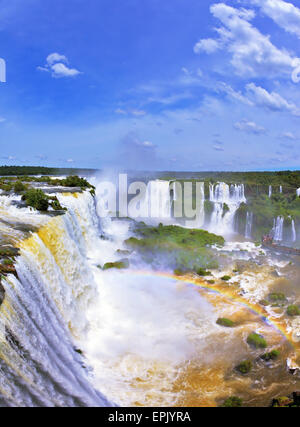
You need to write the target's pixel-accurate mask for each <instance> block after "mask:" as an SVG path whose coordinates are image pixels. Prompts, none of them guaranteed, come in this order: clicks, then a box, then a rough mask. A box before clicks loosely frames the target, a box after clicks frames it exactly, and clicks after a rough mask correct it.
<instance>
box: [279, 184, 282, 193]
mask: <svg viewBox="0 0 300 427" xmlns="http://www.w3.org/2000/svg"><path fill="white" fill-rule="evenodd" d="M279 193H282V185H281V186H280V187H279Z"/></svg>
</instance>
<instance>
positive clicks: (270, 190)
mask: <svg viewBox="0 0 300 427" xmlns="http://www.w3.org/2000/svg"><path fill="white" fill-rule="evenodd" d="M271 196H272V185H269V198H271Z"/></svg>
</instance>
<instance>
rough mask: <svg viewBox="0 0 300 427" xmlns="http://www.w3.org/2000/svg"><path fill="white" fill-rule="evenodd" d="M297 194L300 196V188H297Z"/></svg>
mask: <svg viewBox="0 0 300 427" xmlns="http://www.w3.org/2000/svg"><path fill="white" fill-rule="evenodd" d="M296 194H297V196H298V197H300V188H297V190H296Z"/></svg>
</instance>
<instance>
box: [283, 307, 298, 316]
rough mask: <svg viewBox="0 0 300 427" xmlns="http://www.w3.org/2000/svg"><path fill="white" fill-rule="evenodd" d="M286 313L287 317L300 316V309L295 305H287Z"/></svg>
mask: <svg viewBox="0 0 300 427" xmlns="http://www.w3.org/2000/svg"><path fill="white" fill-rule="evenodd" d="M286 312H287V314H288V315H289V316H300V308H299V307H298V306H297V305H289V306H288V308H287V310H286Z"/></svg>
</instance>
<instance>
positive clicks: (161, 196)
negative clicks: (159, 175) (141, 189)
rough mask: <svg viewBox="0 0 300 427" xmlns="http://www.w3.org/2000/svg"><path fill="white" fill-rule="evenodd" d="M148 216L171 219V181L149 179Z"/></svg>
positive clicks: (147, 193)
mask: <svg viewBox="0 0 300 427" xmlns="http://www.w3.org/2000/svg"><path fill="white" fill-rule="evenodd" d="M144 203H145V204H146V212H148V216H149V217H151V218H156V219H171V194H170V182H169V181H161V180H156V181H149V183H148V185H147V192H146V198H145V202H144Z"/></svg>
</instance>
